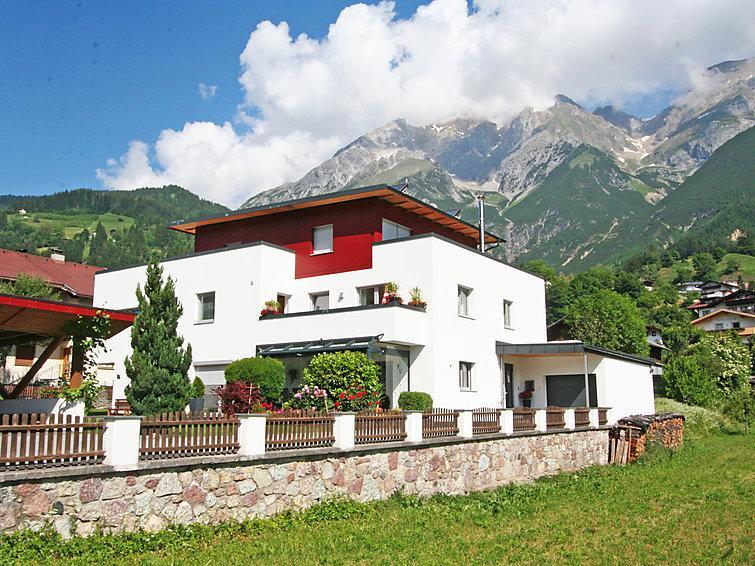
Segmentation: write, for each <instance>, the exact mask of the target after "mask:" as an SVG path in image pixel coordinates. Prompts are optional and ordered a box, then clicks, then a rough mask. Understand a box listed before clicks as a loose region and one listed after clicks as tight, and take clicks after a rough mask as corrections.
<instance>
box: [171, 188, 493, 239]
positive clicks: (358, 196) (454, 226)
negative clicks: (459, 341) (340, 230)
mask: <svg viewBox="0 0 755 566" xmlns="http://www.w3.org/2000/svg"><path fill="white" fill-rule="evenodd" d="M367 198H380V199H382V200H385V201H387V202H389V203H390V204H392V205H394V206H397V207H399V208H403V209H404V210H406V211H407V212H411V213H413V214H416V215H417V216H422V217H423V218H427V219H428V220H431V221H433V222H435V223H436V224H439V225H441V226H444V227H446V228H449V229H450V230H454V231H456V232H459V233H460V234H463V235H465V236H467V237H469V238H472V239H474V240H475V241H477V242H479V240H480V228H479V227H478V226H475V225H474V224H471V223H469V222H466V221H465V220H461V219H460V218H456V216H454V215H452V214H449V213H448V212H445V211H443V210H440V209H439V208H435V207H434V206H432V205H430V204H427V203H426V202H423V201H421V200H419V199H417V198H415V197H412V196H410V195H407V194H406V193H403V192H401V191H400V190H398V189H396V188H395V187H391V186H389V185H372V186H369V187H359V188H356V189H347V190H344V191H337V192H333V193H327V194H322V195H316V196H311V197H305V198H300V199H294V200H288V201H284V202H276V203H271V204H266V205H262V206H257V207H253V208H242V209H239V210H236V211H234V212H227V213H225V214H223V215H220V216H212V217H209V218H204V219H200V220H193V221H191V222H182V223H179V224H174V225H172V226H169V228H171V229H172V230H177V231H179V232H184V233H186V234H196V231H197V228H199V227H201V226H210V225H212V224H222V223H225V222H233V221H235V220H245V219H247V218H258V217H260V216H269V215H272V214H280V213H282V212H290V211H293V210H302V209H305V208H314V207H317V206H325V205H329V204H337V203H340V202H347V201H353V200H362V199H367ZM503 241H505V240H504V239H503V238H501V237H500V236H497V235H496V234H493V233H491V232H488V231H486V232H485V243H488V244H495V243H497V242H503Z"/></svg>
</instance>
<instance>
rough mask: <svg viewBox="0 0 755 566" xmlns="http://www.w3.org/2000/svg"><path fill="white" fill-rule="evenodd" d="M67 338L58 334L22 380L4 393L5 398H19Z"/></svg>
mask: <svg viewBox="0 0 755 566" xmlns="http://www.w3.org/2000/svg"><path fill="white" fill-rule="evenodd" d="M65 339H66V337H65V336H56V337H55V338H53V339H52V340H51V341H50V343H49V344H48V345H47V348H45V349H44V351H43V352H42V353H41V354H40V356H39V357H38V358H37V361H36V362H34V364H32V366H31V367H30V368H29V371H27V372H26V374H25V375H24V376H23V377H22V378H21V381H19V382H18V383H17V384H16V385H15V386H14V387H13V389H12V390H11V391H10V392H9V393H8V394H7V395H3V397H4V398H5V399H18V396H19V395H20V394H21V391H23V389H24V387H26V386H27V385H29V383H30V382H31V380H32V379H34V376H35V375H37V372H38V371H39V370H40V368H41V367H42V366H43V365H45V362H46V361H47V360H49V359H50V356H52V354H53V352H55V350H56V349H57V348H58V346H60V344H61V343H62V342H63V340H65Z"/></svg>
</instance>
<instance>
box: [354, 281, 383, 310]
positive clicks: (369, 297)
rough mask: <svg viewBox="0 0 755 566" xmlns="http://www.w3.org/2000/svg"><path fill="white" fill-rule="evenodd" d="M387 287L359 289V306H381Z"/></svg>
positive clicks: (377, 286) (378, 286)
mask: <svg viewBox="0 0 755 566" xmlns="http://www.w3.org/2000/svg"><path fill="white" fill-rule="evenodd" d="M383 293H385V285H374V286H373V287H362V288H361V289H359V304H360V305H361V306H363V307H364V306H367V305H379V304H380V302H381V301H382V300H383Z"/></svg>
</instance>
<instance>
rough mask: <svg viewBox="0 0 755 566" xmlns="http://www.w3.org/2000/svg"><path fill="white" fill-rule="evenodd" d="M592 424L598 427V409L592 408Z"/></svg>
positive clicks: (593, 426)
mask: <svg viewBox="0 0 755 566" xmlns="http://www.w3.org/2000/svg"><path fill="white" fill-rule="evenodd" d="M590 426H591V427H592V428H598V409H590Z"/></svg>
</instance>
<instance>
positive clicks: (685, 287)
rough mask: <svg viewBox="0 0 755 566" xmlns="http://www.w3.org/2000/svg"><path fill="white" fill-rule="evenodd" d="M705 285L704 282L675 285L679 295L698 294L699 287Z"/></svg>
mask: <svg viewBox="0 0 755 566" xmlns="http://www.w3.org/2000/svg"><path fill="white" fill-rule="evenodd" d="M703 283H705V281H687V282H686V283H679V285H677V288H678V289H679V292H680V293H683V294H685V295H686V294H687V293H699V292H700V287H702V284H703Z"/></svg>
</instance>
